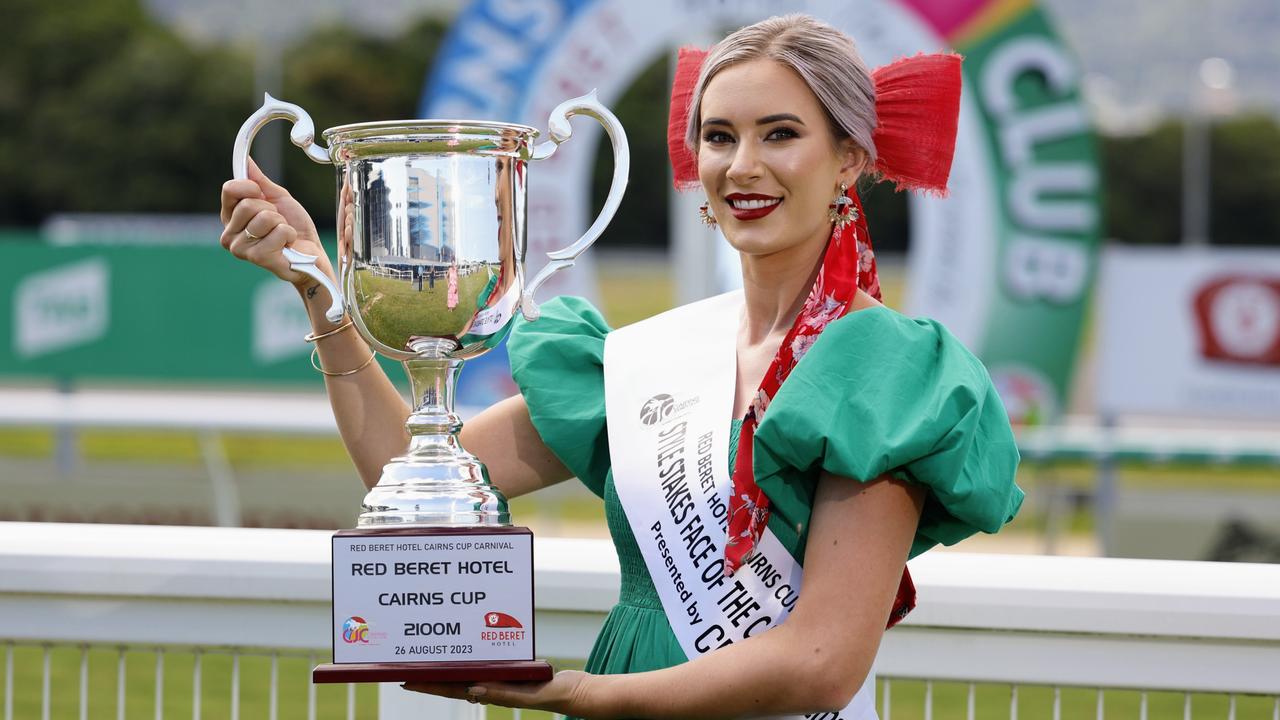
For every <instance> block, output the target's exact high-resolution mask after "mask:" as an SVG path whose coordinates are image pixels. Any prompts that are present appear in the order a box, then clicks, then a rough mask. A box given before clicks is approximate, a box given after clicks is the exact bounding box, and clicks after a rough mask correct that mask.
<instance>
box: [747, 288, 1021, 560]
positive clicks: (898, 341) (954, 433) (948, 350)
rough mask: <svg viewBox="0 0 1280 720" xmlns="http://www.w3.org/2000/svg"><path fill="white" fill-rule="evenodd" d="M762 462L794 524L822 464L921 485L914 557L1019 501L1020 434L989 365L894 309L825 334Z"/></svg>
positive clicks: (995, 524) (763, 437)
mask: <svg viewBox="0 0 1280 720" xmlns="http://www.w3.org/2000/svg"><path fill="white" fill-rule="evenodd" d="M754 460H755V472H756V480H757V482H758V484H759V485H760V488H761V489H762V490H764V492H765V494H766V495H768V496H769V498H770V500H771V502H772V505H773V511H774V512H775V513H781V514H782V515H783V516H784V517H783V520H784V521H785V522H786V523H787V524H788V525H789V526H791V527H804V526H806V525H807V524H808V522H809V515H810V512H811V510H812V505H813V496H814V492H815V490H816V486H817V477H818V473H817V470H826V471H827V472H830V473H833V474H836V475H842V476H845V477H849V478H853V479H854V480H858V481H861V482H867V481H870V480H873V479H875V478H877V477H880V476H881V475H884V474H885V473H893V474H896V475H897V476H899V477H902V478H904V479H907V480H908V481H911V482H915V483H919V484H920V485H923V486H924V487H926V488H927V489H928V496H927V499H926V501H925V507H924V511H923V515H922V516H921V518H920V526H919V528H918V530H917V532H916V537H915V541H914V542H913V543H912V547H911V556H912V557H914V556H916V555H919V554H920V553H922V552H924V551H925V550H927V549H929V548H930V547H932V546H934V545H936V544H938V543H942V544H944V545H951V544H954V543H956V542H959V541H960V540H962V539H964V538H966V537H968V536H970V535H972V534H974V533H976V532H978V531H982V532H988V533H993V532H996V531H997V530H999V529H1000V528H1001V527H1002V526H1003V525H1004V524H1005V523H1007V522H1008V521H1009V520H1011V519H1013V516H1014V514H1016V513H1017V511H1018V508H1019V507H1020V506H1021V504H1022V498H1023V493H1022V490H1020V489H1019V488H1018V486H1017V485H1015V484H1014V473H1015V471H1016V469H1017V465H1018V450H1017V446H1016V444H1015V442H1014V437H1013V431H1012V429H1011V428H1010V426H1009V418H1008V415H1006V414H1005V410H1004V405H1003V404H1002V403H1001V401H1000V397H999V396H998V395H997V394H996V392H995V388H994V387H993V386H992V383H991V378H990V376H989V375H988V374H987V371H986V368H984V367H983V366H982V363H981V362H979V361H978V359H977V358H975V357H974V356H973V355H972V354H971V353H970V352H969V351H968V350H967V349H965V347H964V346H963V345H961V344H960V342H959V341H958V340H956V338H955V337H954V336H952V335H951V333H949V332H948V331H947V330H946V328H944V327H942V326H941V325H939V324H937V323H935V322H932V321H928V320H912V319H909V318H906V317H904V316H902V315H900V314H898V313H896V312H894V311H892V310H889V309H887V308H870V309H866V310H859V311H856V312H853V313H850V314H849V315H847V316H845V317H844V318H841V319H840V320H837V321H836V322H833V323H832V324H831V325H829V326H828V327H827V329H826V330H825V331H824V332H823V333H822V334H821V335H820V336H819V338H818V340H817V342H815V343H814V344H813V345H812V347H811V348H809V350H808V352H807V353H806V354H805V355H804V356H803V357H802V359H801V360H800V362H799V363H798V364H797V365H796V367H795V369H794V370H793V371H792V373H791V375H790V377H788V378H787V380H786V382H785V383H784V384H783V386H782V388H781V389H780V390H779V391H778V393H777V396H776V397H775V398H773V400H772V402H771V403H770V405H769V407H768V409H767V410H766V411H765V415H764V420H763V422H761V424H760V427H759V428H757V430H756V437H755V449H754Z"/></svg>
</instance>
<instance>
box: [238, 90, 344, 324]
mask: <svg viewBox="0 0 1280 720" xmlns="http://www.w3.org/2000/svg"><path fill="white" fill-rule="evenodd" d="M272 120H292V121H293V129H292V130H290V131H289V139H290V140H291V141H293V144H294V145H297V146H298V147H300V148H302V149H303V150H304V151H306V153H307V157H309V158H311V159H312V160H314V161H315V162H318V163H324V164H326V165H328V164H331V163H332V162H333V161H332V160H331V159H329V151H328V150H326V149H325V148H323V147H321V146H320V145H317V144H316V141H315V140H316V125H315V123H314V122H312V120H311V116H310V115H308V114H307V111H306V110H303V109H302V108H300V107H298V106H297V105H294V104H293V103H287V102H284V101H283V100H277V99H275V98H273V97H271V94H270V93H263V100H262V107H260V108H258V110H257V112H255V113H253V114H252V115H250V116H249V118H248V119H247V120H245V121H244V124H243V125H241V126H240V132H239V133H237V134H236V144H235V146H234V147H233V148H232V149H231V176H232V177H234V178H235V179H237V180H245V179H247V178H248V177H249V146H251V145H253V138H254V136H255V135H257V134H258V131H259V130H261V129H262V128H263V126H265V125H266V124H267V123H269V122H271V121H272ZM284 257H285V259H286V260H288V261H289V269H290V270H293V271H294V272H300V273H303V274H304V275H309V276H311V277H312V278H314V279H315V280H316V282H319V283H320V284H321V285H324V287H325V289H326V290H328V291H329V297H330V298H332V300H333V302H332V303H331V304H330V305H329V309H328V310H326V311H325V313H324V316H325V317H326V318H328V320H329V322H338V321H339V320H341V319H342V305H343V300H342V291H341V290H339V289H338V286H337V284H335V283H334V282H333V280H331V279H330V278H329V276H328V275H325V274H324V273H323V272H321V271H320V269H319V268H317V267H316V260H318V259H319V258H318V257H317V256H315V255H307V254H305V253H300V252H298V251H297V250H294V249H293V248H285V249H284Z"/></svg>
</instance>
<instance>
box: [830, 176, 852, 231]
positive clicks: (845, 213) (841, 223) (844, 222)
mask: <svg viewBox="0 0 1280 720" xmlns="http://www.w3.org/2000/svg"><path fill="white" fill-rule="evenodd" d="M847 192H849V186H848V185H847V184H846V183H840V193H839V194H838V195H836V199H835V200H832V201H831V204H830V205H828V206H827V217H828V218H829V219H830V220H831V222H833V223H835V226H836V230H843V229H844V228H845V227H846V226H848V225H849V223H852V222H856V221H857V220H858V208H857V207H855V206H854V204H853V200H851V199H849V197H848V195H846V193H847Z"/></svg>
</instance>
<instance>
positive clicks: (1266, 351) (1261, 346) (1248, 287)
mask: <svg viewBox="0 0 1280 720" xmlns="http://www.w3.org/2000/svg"><path fill="white" fill-rule="evenodd" d="M1194 307H1195V317H1196V328H1197V330H1198V331H1199V333H1200V354H1201V355H1202V356H1203V357H1205V358H1206V359H1209V360H1216V361H1222V362H1231V363H1245V364H1251V365H1269V366H1280V277H1257V276H1247V275H1224V276H1220V277H1218V278H1215V279H1213V280H1211V281H1210V282H1208V283H1205V285H1204V286H1202V287H1201V288H1200V290H1199V291H1198V292H1197V293H1196V294H1195V299H1194Z"/></svg>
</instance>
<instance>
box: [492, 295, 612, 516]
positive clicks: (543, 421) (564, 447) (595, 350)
mask: <svg viewBox="0 0 1280 720" xmlns="http://www.w3.org/2000/svg"><path fill="white" fill-rule="evenodd" d="M541 309H542V316H541V317H540V318H538V319H537V320H535V321H532V322H528V321H525V320H524V319H518V320H517V321H516V325H515V327H514V329H513V330H512V332H511V339H510V340H509V341H508V344H507V352H508V354H509V356H510V358H511V376H512V377H513V378H514V379H515V382H516V385H517V386H519V388H520V392H521V393H522V394H523V395H524V399H525V403H526V404H527V405H528V406H529V416H530V417H531V418H532V419H533V426H534V428H535V429H537V431H538V434H539V435H540V436H542V441H543V442H544V443H546V445H547V447H548V448H550V449H551V452H553V453H555V456H556V457H558V458H559V459H560V462H562V463H564V465H565V467H567V468H569V470H570V471H572V472H573V474H575V475H577V476H578V479H580V480H581V481H582V483H583V484H584V485H586V486H587V487H588V488H589V489H590V490H591V491H592V492H594V493H595V494H596V495H599V496H601V497H603V496H604V481H605V475H606V474H607V473H608V471H609V465H610V463H609V438H608V433H607V431H606V426H605V417H604V338H605V335H607V334H608V333H609V326H608V324H607V323H605V320H604V317H603V316H601V315H600V312H599V311H598V310H596V309H595V307H593V306H592V305H591V303H589V302H587V301H586V300H583V299H582V298H575V297H558V298H555V299H553V300H550V301H548V302H547V303H545V304H543V305H542V306H541Z"/></svg>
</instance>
